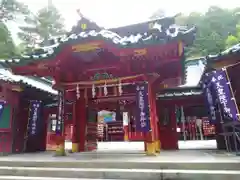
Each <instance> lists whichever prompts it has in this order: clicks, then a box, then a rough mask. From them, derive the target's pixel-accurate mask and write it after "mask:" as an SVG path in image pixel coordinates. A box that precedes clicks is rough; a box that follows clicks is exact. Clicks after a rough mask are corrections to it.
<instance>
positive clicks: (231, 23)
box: [154, 6, 240, 57]
mask: <svg viewBox="0 0 240 180" xmlns="http://www.w3.org/2000/svg"><path fill="white" fill-rule="evenodd" d="M239 12H240V8H239V7H238V8H235V9H223V8H220V7H217V6H211V7H209V8H208V10H207V12H206V13H199V12H192V13H190V14H189V15H180V16H178V17H177V18H176V23H177V24H179V25H184V26H189V27H191V26H196V27H197V34H196V37H195V41H194V44H193V45H191V46H190V47H187V51H186V55H187V56H188V57H199V56H206V55H209V54H216V53H219V52H220V51H223V50H224V49H225V48H227V47H228V46H231V45H232V44H235V43H238V42H239V41H238V40H237V39H239V36H240V29H239V30H238V28H236V25H237V24H240V13H239ZM154 14H156V12H155V13H154ZM229 34H233V36H234V37H233V36H230V37H229ZM226 39H227V40H226Z"/></svg>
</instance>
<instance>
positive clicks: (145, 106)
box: [136, 83, 151, 133]
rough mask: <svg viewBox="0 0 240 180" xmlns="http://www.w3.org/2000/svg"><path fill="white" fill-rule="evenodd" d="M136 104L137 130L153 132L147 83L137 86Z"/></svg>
mask: <svg viewBox="0 0 240 180" xmlns="http://www.w3.org/2000/svg"><path fill="white" fill-rule="evenodd" d="M136 104H137V111H136V113H137V114H136V130H137V131H139V132H145V133H146V132H148V131H150V130H151V127H150V109H149V99H148V84H147V83H143V84H140V85H137V86H136Z"/></svg>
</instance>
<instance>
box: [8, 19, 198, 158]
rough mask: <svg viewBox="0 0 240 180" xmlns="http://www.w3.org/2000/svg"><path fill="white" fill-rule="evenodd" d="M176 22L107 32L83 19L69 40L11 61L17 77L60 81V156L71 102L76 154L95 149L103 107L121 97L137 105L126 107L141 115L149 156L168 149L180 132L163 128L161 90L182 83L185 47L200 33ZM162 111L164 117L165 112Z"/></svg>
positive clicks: (137, 116)
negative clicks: (168, 142)
mask: <svg viewBox="0 0 240 180" xmlns="http://www.w3.org/2000/svg"><path fill="white" fill-rule="evenodd" d="M174 21H175V20H174V17H169V18H162V19H157V20H153V21H149V22H145V23H141V24H135V25H131V26H126V27H121V28H116V29H110V30H105V29H101V28H100V27H99V26H97V25H96V24H95V23H92V22H90V21H89V20H88V19H86V18H84V17H81V20H80V21H79V22H78V25H77V26H76V27H74V28H73V29H72V32H71V33H69V35H68V36H65V37H63V38H57V39H55V40H53V41H58V42H55V43H56V44H53V45H52V46H50V47H44V48H43V50H44V51H43V50H42V53H40V54H34V55H30V56H28V57H23V59H22V60H20V61H15V60H12V61H11V62H9V65H10V66H11V67H12V69H13V71H14V72H15V73H16V74H21V75H30V74H35V75H38V76H48V77H49V76H50V77H53V78H54V81H55V85H54V88H56V89H58V91H59V104H58V106H59V108H58V109H59V110H58V119H57V130H56V134H57V137H59V138H58V141H59V144H60V146H59V152H61V153H63V150H64V138H63V137H64V136H63V134H64V132H63V124H64V113H66V112H65V102H66V100H68V101H73V108H72V109H73V110H72V112H73V117H72V119H73V137H72V141H73V149H72V150H73V152H78V151H80V152H81V151H86V150H91V149H92V148H91V147H90V148H89V144H91V145H90V146H92V145H93V144H96V139H97V137H96V133H94V132H97V131H96V129H97V128H96V127H97V126H94V123H95V125H96V123H97V120H96V115H97V113H96V112H97V111H98V110H99V109H103V108H106V109H111V110H112V109H116V108H117V107H119V104H117V103H116V102H117V101H118V100H119V99H122V100H124V99H127V98H129V97H130V98H133V99H134V101H133V102H132V103H129V104H128V107H127V106H126V109H128V108H129V110H130V109H131V110H133V109H134V111H135V112H132V114H134V113H135V119H136V121H135V122H136V126H137V129H138V131H142V132H143V133H144V137H145V138H144V142H145V145H146V153H147V154H149V155H152V154H155V153H156V152H159V151H160V146H162V147H164V143H165V141H162V142H160V139H163V138H164V139H166V137H167V138H168V137H169V135H171V134H172V133H173V134H175V133H176V131H175V132H172V131H171V132H168V131H165V130H162V129H161V128H159V126H161V125H159V121H158V117H157V110H156V92H157V91H158V90H159V89H161V88H162V87H161V86H165V85H166V83H167V82H172V83H171V84H168V83H167V84H168V86H170V85H171V86H178V85H180V84H181V78H182V76H183V72H182V69H183V67H182V66H183V63H182V61H183V60H184V45H187V44H189V43H191V42H192V40H193V39H194V38H193V37H194V32H195V29H194V28H192V29H186V27H179V26H177V25H176V24H175V23H174ZM79 27H85V29H81V28H79ZM51 42H52V41H51ZM39 51H40V50H38V53H39ZM170 80H171V81H170ZM172 80H173V81H172ZM136 97H137V98H136ZM110 100H111V101H112V102H111V103H109V101H110ZM135 100H136V101H135ZM103 101H106V102H108V103H104V102H103ZM114 104H115V105H114ZM134 106H135V107H134ZM158 111H160V114H161V113H164V112H165V109H164V108H162V109H161V108H160V109H158ZM89 112H91V113H89ZM90 126H91V127H90ZM60 137H61V138H60ZM176 141H177V140H176ZM86 146H87V147H86ZM93 146H94V145H93ZM172 148H174V149H175V148H177V147H175V146H174V147H172Z"/></svg>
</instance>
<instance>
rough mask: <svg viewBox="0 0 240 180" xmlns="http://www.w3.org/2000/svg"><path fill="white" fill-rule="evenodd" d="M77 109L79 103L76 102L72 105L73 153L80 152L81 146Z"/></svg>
mask: <svg viewBox="0 0 240 180" xmlns="http://www.w3.org/2000/svg"><path fill="white" fill-rule="evenodd" d="M76 108H77V103H76V102H74V103H73V105H72V122H73V124H72V126H73V129H72V130H73V131H72V152H73V153H75V152H78V146H79V144H78V143H79V138H78V132H79V131H78V128H79V127H78V123H77V122H78V121H77V114H76V112H77V111H76Z"/></svg>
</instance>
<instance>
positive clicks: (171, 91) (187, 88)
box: [157, 57, 206, 98]
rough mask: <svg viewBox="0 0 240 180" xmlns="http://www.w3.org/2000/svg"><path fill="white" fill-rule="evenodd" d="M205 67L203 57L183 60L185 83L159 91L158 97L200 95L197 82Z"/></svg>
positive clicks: (200, 90)
mask: <svg viewBox="0 0 240 180" xmlns="http://www.w3.org/2000/svg"><path fill="white" fill-rule="evenodd" d="M205 67H206V59H205V58H204V57H200V58H196V59H189V60H185V84H183V85H181V86H178V87H176V88H166V89H164V90H163V91H161V92H159V93H158V95H157V97H158V98H174V97H182V96H194V95H201V94H202V88H201V87H200V85H199V83H200V80H201V77H202V75H203V73H204V69H205Z"/></svg>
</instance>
